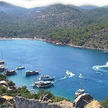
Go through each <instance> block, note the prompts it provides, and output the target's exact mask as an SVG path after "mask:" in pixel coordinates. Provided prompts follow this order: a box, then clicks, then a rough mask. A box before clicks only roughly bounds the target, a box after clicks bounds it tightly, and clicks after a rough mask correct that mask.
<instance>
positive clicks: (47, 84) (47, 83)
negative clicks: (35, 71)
mask: <svg viewBox="0 0 108 108" xmlns="http://www.w3.org/2000/svg"><path fill="white" fill-rule="evenodd" d="M53 84H54V82H52V81H37V82H35V83H34V85H33V86H36V87H38V88H48V87H51V86H52V85H53Z"/></svg>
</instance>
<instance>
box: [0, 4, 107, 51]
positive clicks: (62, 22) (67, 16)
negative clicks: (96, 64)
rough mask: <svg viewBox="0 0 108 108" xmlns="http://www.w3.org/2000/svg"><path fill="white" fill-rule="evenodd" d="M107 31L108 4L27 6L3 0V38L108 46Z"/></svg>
mask: <svg viewBox="0 0 108 108" xmlns="http://www.w3.org/2000/svg"><path fill="white" fill-rule="evenodd" d="M107 33H108V8H106V7H96V6H81V7H77V6H72V5H62V4H55V5H51V6H47V7H37V8H31V9H26V8H22V7H17V6H13V5H10V4H8V3H5V2H0V36H1V37H38V38H45V39H46V40H48V41H49V40H50V41H56V42H60V43H64V44H73V45H78V46H84V47H92V48H100V49H107V48H108V44H107V42H108V41H107V40H108V35H107ZM88 43H89V44H88Z"/></svg>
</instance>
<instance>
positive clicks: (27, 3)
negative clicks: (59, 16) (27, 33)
mask: <svg viewBox="0 0 108 108" xmlns="http://www.w3.org/2000/svg"><path fill="white" fill-rule="evenodd" d="M0 1H6V2H8V3H11V4H14V5H17V6H22V7H27V8H31V7H39V6H46V5H50V4H55V3H62V4H72V5H77V6H80V5H97V6H104V5H108V0H0Z"/></svg>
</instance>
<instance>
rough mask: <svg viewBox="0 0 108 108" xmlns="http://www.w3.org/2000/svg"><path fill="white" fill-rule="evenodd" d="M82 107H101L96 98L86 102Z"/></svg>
mask: <svg viewBox="0 0 108 108" xmlns="http://www.w3.org/2000/svg"><path fill="white" fill-rule="evenodd" d="M84 108H103V107H102V106H101V105H100V103H99V102H98V101H96V100H93V101H91V102H90V103H88V104H87V105H86V106H85V107H84Z"/></svg>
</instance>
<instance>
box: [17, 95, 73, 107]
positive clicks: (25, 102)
mask: <svg viewBox="0 0 108 108" xmlns="http://www.w3.org/2000/svg"><path fill="white" fill-rule="evenodd" d="M64 102H65V103H64ZM64 102H63V101H62V102H56V103H49V102H47V101H39V100H35V99H25V98H22V97H20V96H17V97H16V98H15V105H16V108H73V107H72V103H71V102H67V104H68V105H66V101H64Z"/></svg>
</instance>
